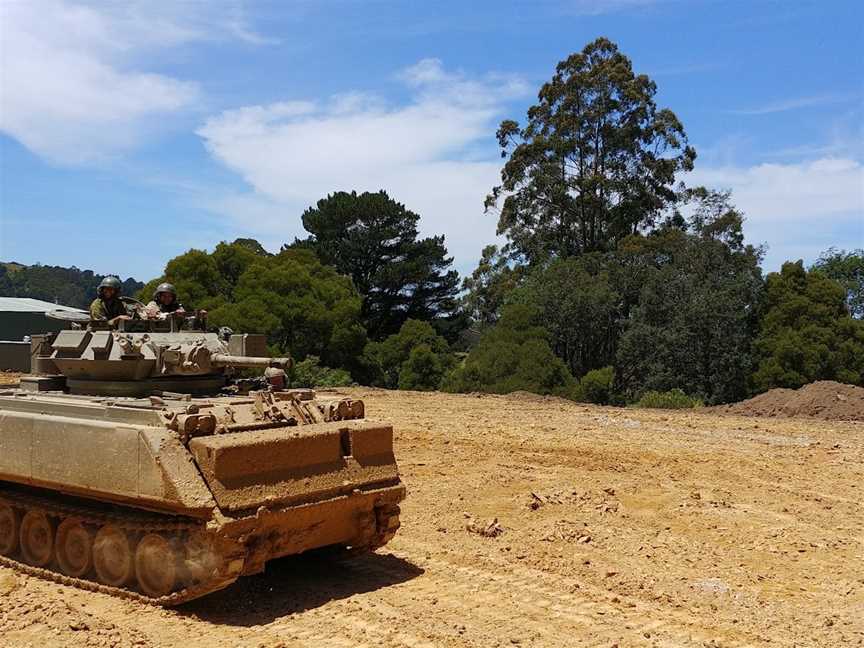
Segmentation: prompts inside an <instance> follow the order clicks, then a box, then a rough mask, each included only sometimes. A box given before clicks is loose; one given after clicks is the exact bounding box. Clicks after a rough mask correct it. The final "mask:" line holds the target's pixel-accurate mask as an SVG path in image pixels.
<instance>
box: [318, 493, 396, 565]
mask: <svg viewBox="0 0 864 648" xmlns="http://www.w3.org/2000/svg"><path fill="white" fill-rule="evenodd" d="M400 513H401V510H400V509H399V505H398V504H385V505H384V506H377V507H375V528H376V530H375V535H373V536H372V537H371V538H370V539H369V541H368V542H367V543H365V544H362V545H358V546H356V547H354V546H351V547H345V546H333V547H330V548H329V549H328V550H327V551H326V552H325V553H326V554H327V555H328V556H330V557H331V558H333V559H334V560H350V559H351V558H356V557H358V556H362V555H364V554H367V553H371V552H373V551H375V550H376V549H380V548H381V547H383V546H384V545H386V544H387V543H388V542H390V541H391V540H392V539H393V537H394V536H395V535H396V532H397V531H398V530H399V527H400V526H402V525H401V523H400V522H399V514H400Z"/></svg>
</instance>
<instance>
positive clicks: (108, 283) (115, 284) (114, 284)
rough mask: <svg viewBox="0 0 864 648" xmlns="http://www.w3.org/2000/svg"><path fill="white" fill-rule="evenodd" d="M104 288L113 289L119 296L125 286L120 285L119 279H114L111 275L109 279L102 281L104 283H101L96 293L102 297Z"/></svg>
mask: <svg viewBox="0 0 864 648" xmlns="http://www.w3.org/2000/svg"><path fill="white" fill-rule="evenodd" d="M103 288H113V289H114V290H116V291H117V293H118V294H119V293H120V291H121V290H122V289H123V284H121V283H120V280H119V279H118V278H117V277H112V276H111V275H108V276H107V277H105V278H104V279H102V283H100V284H99V287H98V288H97V289H96V292H97V293H99V295H100V296H101V295H102V289H103Z"/></svg>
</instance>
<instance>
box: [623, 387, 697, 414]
mask: <svg viewBox="0 0 864 648" xmlns="http://www.w3.org/2000/svg"><path fill="white" fill-rule="evenodd" d="M634 405H635V406H636V407H649V408H656V409H692V408H694V407H702V400H701V399H699V398H696V397H695V396H688V395H687V394H685V393H684V392H683V391H681V390H680V389H670V390H669V391H665V392H658V391H648V392H645V393H644V394H642V398H640V399H639V400H638V401H636V402H635V403H634Z"/></svg>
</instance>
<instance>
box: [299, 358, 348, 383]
mask: <svg viewBox="0 0 864 648" xmlns="http://www.w3.org/2000/svg"><path fill="white" fill-rule="evenodd" d="M288 377H289V382H290V383H291V386H292V387H346V386H348V385H352V384H353V383H354V381H353V380H351V374H349V373H348V372H347V371H345V370H344V369H331V368H329V367H322V366H321V365H320V360H319V359H318V358H317V357H316V356H309V357H308V358H306V359H305V360H301V361H300V362H298V363H296V364H295V365H294V366H293V367H292V368H291V372H290V374H289V376H288Z"/></svg>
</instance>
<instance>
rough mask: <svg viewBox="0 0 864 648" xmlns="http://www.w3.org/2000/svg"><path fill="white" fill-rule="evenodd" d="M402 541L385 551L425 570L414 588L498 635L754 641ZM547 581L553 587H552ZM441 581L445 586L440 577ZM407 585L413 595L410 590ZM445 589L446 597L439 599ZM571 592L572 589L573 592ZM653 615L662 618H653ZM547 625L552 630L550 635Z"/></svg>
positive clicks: (529, 572)
mask: <svg viewBox="0 0 864 648" xmlns="http://www.w3.org/2000/svg"><path fill="white" fill-rule="evenodd" d="M400 544H401V545H402V546H404V545H405V544H406V543H405V542H401V543H400ZM407 544H409V549H410V548H414V551H413V552H410V553H405V552H400V551H395V552H391V553H393V554H394V555H396V556H398V557H400V558H402V559H403V560H406V561H411V562H413V563H415V564H417V565H419V566H421V567H423V568H424V569H425V570H426V574H425V576H426V578H427V579H428V580H427V582H426V583H425V585H423V587H422V590H423V591H424V593H426V594H427V595H429V596H434V597H435V598H436V599H437V601H438V605H440V604H441V603H442V602H443V603H444V604H445V605H446V604H448V603H450V604H454V606H455V607H456V608H457V609H458V608H459V607H460V606H464V605H465V602H466V601H471V602H472V603H476V604H477V605H474V606H473V607H472V613H474V614H478V615H485V616H487V617H488V618H489V619H490V621H491V622H492V623H493V624H494V627H495V628H496V629H497V633H498V634H500V630H501V629H502V628H506V629H507V630H508V631H512V632H514V633H515V634H516V635H517V636H518V635H520V634H525V633H526V632H529V633H535V636H537V637H542V638H543V640H544V641H549V640H553V639H554V640H560V641H569V642H574V641H578V645H580V646H586V647H588V646H610V645H612V644H614V643H615V642H616V641H620V640H623V639H626V640H627V641H628V644H627V645H642V644H644V645H646V646H650V645H655V644H654V643H652V642H651V641H646V639H647V638H650V637H652V636H653V635H655V633H658V632H659V633H660V636H659V637H655V638H654V640H655V641H658V640H660V638H663V639H666V640H669V641H672V642H673V643H672V644H670V645H675V646H702V645H705V644H706V643H708V642H711V641H714V640H717V639H718V637H720V636H722V637H723V640H722V645H723V646H724V647H728V648H748V647H750V646H754V645H755V644H754V643H752V640H749V639H742V638H738V639H732V638H731V637H736V636H737V635H739V634H740V633H739V632H738V631H737V630H735V629H734V628H728V627H718V628H717V629H718V630H719V632H717V633H712V632H710V631H706V630H704V629H692V628H688V627H687V626H690V625H692V623H693V620H692V618H690V617H688V616H687V615H684V614H679V613H676V612H674V611H670V610H668V609H666V608H664V609H662V610H658V609H652V608H649V607H648V606H646V605H645V604H644V603H643V602H641V601H638V600H636V599H633V598H632V597H627V596H624V595H621V594H618V595H616V597H617V598H618V599H619V602H618V604H617V605H616V604H613V603H611V602H609V601H608V599H609V598H610V592H609V591H606V590H602V589H599V588H594V587H591V586H589V585H588V584H587V583H584V582H582V583H577V582H576V581H573V580H569V579H565V578H563V577H561V576H559V575H555V574H550V573H547V572H543V571H539V570H535V569H531V568H527V567H523V566H521V565H514V564H512V563H505V562H501V563H500V564H497V565H494V566H493V568H492V569H484V568H481V567H479V566H474V567H468V566H464V565H460V564H458V563H457V562H454V561H449V560H447V558H446V557H444V558H440V557H435V558H433V557H431V551H432V550H433V548H432V547H429V546H425V545H421V544H418V543H414V542H411V543H407ZM475 564H476V563H475ZM553 579H554V582H555V584H557V585H559V587H554V586H552V582H551V581H552V580H553ZM442 580H446V581H447V582H448V583H449V585H445V584H444V583H442V582H440V581H442ZM412 589H413V590H414V592H415V593H416V592H417V589H418V588H417V586H414V587H413V588H412ZM445 591H446V592H447V595H446V596H442V594H441V593H442V592H445ZM575 591H579V592H580V594H579V595H576V594H574V593H573V592H575ZM513 610H518V611H519V615H518V616H515V617H514V615H513ZM660 615H662V616H663V618H664V620H659V619H658V616H660ZM670 617H673V618H672V619H670ZM562 621H563V622H564V624H562ZM552 622H554V634H550V632H553V628H552V627H550V625H552ZM574 633H576V634H574ZM646 635H647V636H646ZM577 637H581V638H580V639H577ZM632 642H636V643H635V644H634V643H632ZM562 645H564V644H562ZM567 645H575V644H572V643H571V644H567ZM709 645H710V644H709Z"/></svg>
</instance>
